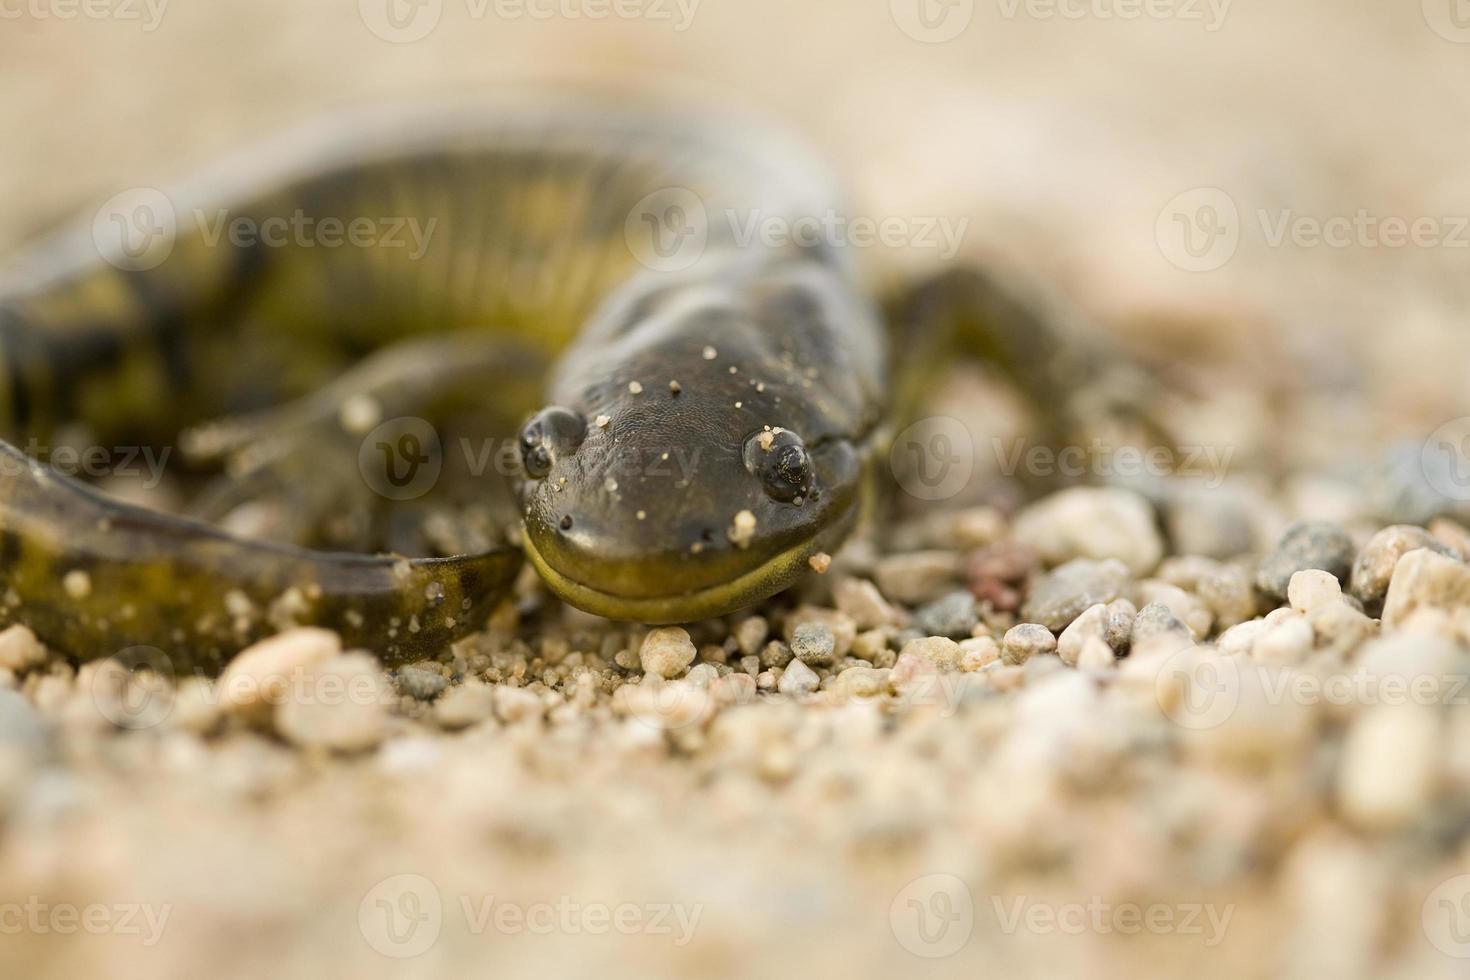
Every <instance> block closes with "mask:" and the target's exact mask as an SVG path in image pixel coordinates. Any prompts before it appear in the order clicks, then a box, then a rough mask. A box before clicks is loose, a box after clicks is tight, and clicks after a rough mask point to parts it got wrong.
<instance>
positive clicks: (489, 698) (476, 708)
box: [434, 678, 495, 729]
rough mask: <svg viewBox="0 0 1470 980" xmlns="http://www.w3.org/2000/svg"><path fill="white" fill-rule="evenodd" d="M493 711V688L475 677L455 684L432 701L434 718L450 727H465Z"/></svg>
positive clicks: (488, 715) (481, 719)
mask: <svg viewBox="0 0 1470 980" xmlns="http://www.w3.org/2000/svg"><path fill="white" fill-rule="evenodd" d="M494 711H495V690H494V688H493V687H492V686H491V685H489V684H486V683H485V682H484V681H481V680H478V679H476V678H470V679H468V680H466V681H464V683H462V684H456V685H455V686H454V687H451V688H449V690H447V691H445V692H444V693H443V694H442V695H440V697H439V700H437V701H435V702H434V720H435V721H437V722H438V723H439V724H440V725H441V726H443V727H444V728H450V729H456V728H467V727H469V726H470V725H473V724H475V723H476V722H481V721H484V720H485V719H487V718H489V717H490V715H491V714H492V713H493V712H494Z"/></svg>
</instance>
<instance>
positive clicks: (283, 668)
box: [219, 626, 342, 712]
mask: <svg viewBox="0 0 1470 980" xmlns="http://www.w3.org/2000/svg"><path fill="white" fill-rule="evenodd" d="M341 652H342V639H341V637H339V636H338V635H337V634H336V633H334V632H332V631H331V630H325V629H319V628H317V627H314V626H298V627H295V628H293V629H288V630H286V631H285V632H283V633H277V634H276V635H275V636H272V637H267V638H266V639H264V640H261V641H260V642H259V643H254V644H252V645H250V646H248V647H246V648H245V649H244V650H242V651H240V653H239V654H238V655H236V657H235V659H234V660H232V661H230V664H229V666H228V667H226V668H225V671H224V673H223V674H221V675H220V679H219V689H220V704H221V706H222V707H223V708H224V710H225V711H237V712H252V711H254V710H255V709H256V708H258V707H260V706H262V705H270V704H277V703H279V702H280V701H281V700H282V699H283V698H284V697H285V696H286V694H287V692H288V689H289V687H290V685H291V684H292V683H294V682H295V680H296V679H298V678H299V677H300V674H301V672H302V671H304V670H306V669H307V668H308V667H311V666H314V665H316V664H319V663H322V662H324V661H327V660H330V659H331V658H333V657H335V656H337V655H338V654H340V653H341Z"/></svg>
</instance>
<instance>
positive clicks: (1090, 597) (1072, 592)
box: [1021, 558, 1128, 633]
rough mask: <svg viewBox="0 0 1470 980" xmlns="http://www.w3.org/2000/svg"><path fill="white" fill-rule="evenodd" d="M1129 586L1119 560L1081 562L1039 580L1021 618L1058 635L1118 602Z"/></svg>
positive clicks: (1059, 567)
mask: <svg viewBox="0 0 1470 980" xmlns="http://www.w3.org/2000/svg"><path fill="white" fill-rule="evenodd" d="M1127 584H1128V567H1127V566H1126V565H1124V564H1123V563H1122V562H1120V561H1118V560H1117V559H1115V558H1108V559H1105V560H1103V561H1094V560H1092V559H1090V558H1078V559H1076V560H1074V561H1069V562H1067V563H1066V564H1065V565H1060V566H1058V567H1057V568H1055V569H1053V570H1052V571H1051V572H1049V573H1047V574H1046V575H1043V576H1041V577H1040V578H1039V579H1037V580H1036V582H1035V583H1034V584H1033V585H1032V586H1031V594H1030V595H1029V596H1027V598H1026V604H1025V605H1024V606H1023V607H1022V609H1021V618H1022V619H1024V620H1026V621H1027V622H1032V623H1040V624H1041V625H1043V626H1045V627H1046V628H1047V629H1049V630H1051V631H1052V632H1053V633H1057V632H1060V631H1062V630H1064V629H1066V628H1067V627H1068V626H1070V625H1071V623H1072V620H1074V619H1076V618H1077V617H1078V616H1080V615H1082V613H1083V612H1084V611H1086V610H1087V609H1088V608H1090V607H1091V606H1095V605H1097V604H1098V603H1100V602H1112V601H1113V600H1114V599H1116V598H1118V594H1119V593H1120V592H1122V590H1123V587H1124V586H1125V585H1127Z"/></svg>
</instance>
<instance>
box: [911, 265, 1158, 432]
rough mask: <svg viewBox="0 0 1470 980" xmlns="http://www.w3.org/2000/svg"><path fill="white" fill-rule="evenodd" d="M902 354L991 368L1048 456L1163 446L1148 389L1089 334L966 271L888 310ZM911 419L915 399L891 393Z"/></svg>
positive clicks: (950, 273) (944, 276) (1127, 362)
mask: <svg viewBox="0 0 1470 980" xmlns="http://www.w3.org/2000/svg"><path fill="white" fill-rule="evenodd" d="M890 316H891V318H892V322H893V324H894V328H895V330H896V336H897V337H898V338H899V341H900V342H901V343H902V344H904V346H905V349H907V350H910V351H919V352H921V353H920V354H919V356H921V357H923V356H925V355H924V353H923V352H926V351H927V357H928V359H929V360H931V361H933V362H934V363H935V364H942V363H945V361H946V360H947V359H948V358H949V357H951V356H952V354H953V352H954V351H955V350H959V351H961V352H963V353H968V354H970V355H972V356H975V357H977V358H978V359H980V360H983V361H985V362H986V363H990V364H993V365H995V366H996V367H997V368H999V369H1000V371H1001V372H1002V373H1003V374H1004V375H1005V376H1006V377H1007V378H1008V379H1009V380H1010V381H1011V382H1012V383H1013V384H1015V386H1016V387H1017V388H1018V389H1019V390H1020V391H1021V393H1022V394H1023V395H1024V396H1026V398H1027V400H1028V401H1029V402H1030V403H1031V404H1032V405H1033V406H1034V408H1035V409H1036V411H1037V414H1038V416H1039V418H1040V421H1041V423H1042V424H1043V425H1044V426H1045V427H1046V429H1047V433H1046V434H1047V436H1048V437H1049V438H1050V439H1051V440H1052V441H1053V443H1054V444H1055V445H1057V446H1063V445H1087V444H1088V443H1089V442H1090V441H1091V440H1093V439H1095V438H1102V439H1104V440H1105V441H1108V442H1111V443H1114V444H1117V443H1125V444H1133V445H1142V444H1145V443H1151V444H1157V445H1165V446H1170V445H1173V441H1174V440H1173V438H1172V436H1171V434H1170V432H1169V430H1168V426H1167V425H1165V423H1164V419H1163V415H1164V413H1163V411H1162V410H1161V408H1160V405H1159V404H1158V402H1157V400H1156V398H1155V393H1156V392H1157V391H1158V390H1159V386H1158V384H1157V381H1156V380H1155V379H1153V378H1152V377H1151V376H1150V372H1149V371H1148V370H1147V369H1146V368H1145V367H1144V366H1143V365H1142V364H1141V363H1139V362H1138V361H1137V360H1136V359H1134V358H1131V357H1129V356H1128V355H1127V354H1126V353H1125V352H1124V351H1122V350H1121V349H1120V348H1119V347H1118V346H1116V345H1114V344H1111V343H1109V342H1108V338H1107V337H1106V336H1105V335H1104V334H1103V333H1102V332H1101V331H1100V330H1099V329H1098V328H1096V327H1095V326H1094V325H1092V324H1089V323H1086V322H1084V321H1083V320H1082V318H1081V317H1079V316H1078V315H1077V314H1076V313H1075V312H1074V311H1070V310H1067V309H1065V308H1064V307H1062V306H1061V305H1060V304H1056V303H1053V302H1048V301H1045V300H1044V299H1043V298H1042V297H1040V296H1035V295H1028V294H1027V293H1026V292H1025V291H1023V290H1019V289H1014V288H1010V287H1008V286H1004V285H1002V284H1001V283H1000V282H999V281H998V280H997V278H996V277H995V276H994V275H993V274H992V273H990V272H989V271H987V270H984V269H981V268H978V267H974V266H958V267H955V268H951V269H948V270H946V271H944V272H942V273H940V274H938V275H936V276H934V277H933V278H931V279H929V280H926V281H924V282H922V283H920V284H919V285H918V286H916V287H914V288H913V289H911V290H909V291H907V292H905V293H904V294H903V295H901V296H899V297H898V298H897V299H896V300H895V301H894V302H892V303H891V304H890ZM901 394H902V395H904V396H906V397H905V398H904V399H903V400H906V401H908V402H909V404H908V405H906V406H903V407H905V408H909V409H912V408H913V407H914V406H913V402H915V401H916V400H917V396H918V393H917V392H916V391H909V392H906V393H901Z"/></svg>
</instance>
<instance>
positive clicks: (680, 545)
mask: <svg viewBox="0 0 1470 980" xmlns="http://www.w3.org/2000/svg"><path fill="white" fill-rule="evenodd" d="M711 350H712V348H709V347H706V348H705V349H704V350H703V351H702V352H701V350H700V348H699V347H698V346H695V347H693V349H692V350H685V351H683V352H682V355H683V356H682V357H681V356H677V355H678V354H679V353H680V352H676V351H668V350H667V349H665V351H664V353H665V354H674V355H676V356H674V357H672V358H671V359H670V360H669V361H668V362H667V363H676V364H683V365H685V366H686V367H692V368H693V369H695V370H694V374H690V375H687V376H686V378H685V379H684V380H683V381H682V382H678V383H675V384H673V385H671V384H670V379H669V377H668V374H669V371H668V370H667V368H665V369H663V370H660V371H658V372H657V373H654V372H653V371H652V370H646V371H639V370H638V368H637V361H636V360H635V362H634V363H633V365H632V366H631V373H632V374H633V375H635V377H632V378H630V377H628V376H626V374H625V372H626V371H628V370H629V368H622V369H620V370H619V375H618V376H617V377H614V378H612V379H609V380H608V381H607V382H606V383H605V384H601V385H598V386H596V387H595V388H594V389H593V390H592V391H590V392H589V396H588V397H587V398H586V399H585V400H584V403H583V404H582V405H579V406H578V407H577V408H563V407H551V408H547V409H544V410H542V411H541V412H540V413H538V414H537V415H535V416H534V417H532V418H531V420H530V421H529V422H528V423H527V424H526V425H525V427H524V428H523V430H522V432H521V455H522V462H523V469H524V472H525V479H524V481H523V483H522V485H521V501H522V505H523V512H524V514H525V518H526V521H525V546H526V552H527V555H528V556H529V557H530V559H531V561H532V563H533V564H534V565H535V566H536V568H537V570H538V571H539V572H540V574H541V576H542V578H543V579H544V580H545V581H546V582H547V584H548V585H549V586H550V587H551V588H552V589H553V590H554V591H555V592H557V593H558V594H559V595H560V596H561V597H562V598H564V599H565V600H567V601H568V602H570V603H572V604H573V605H575V606H579V607H581V608H583V609H586V610H588V611H590V612H594V613H598V614H600V615H603V616H608V617H610V618H614V619H628V620H635V621H639V622H647V623H671V622H687V621H689V620H694V619H701V618H705V617H709V616H718V615H722V614H724V613H727V612H730V611H732V610H734V609H738V608H740V607H742V606H745V605H749V604H750V603H753V602H756V601H759V600H760V599H763V598H765V597H767V596H769V595H772V594H774V593H776V592H779V591H781V590H782V589H784V588H786V587H787V586H788V585H790V584H791V583H792V582H793V581H794V580H795V579H796V578H797V577H798V576H799V575H801V574H802V573H803V572H805V571H806V570H807V567H808V559H809V558H811V556H812V555H814V554H816V553H817V552H819V551H823V550H834V549H835V548H836V546H837V545H838V544H839V543H840V541H841V539H842V538H843V537H844V536H845V535H846V533H847V532H848V531H849V530H850V529H851V527H852V525H853V523H854V520H855V517H856V515H857V511H858V498H859V492H860V489H861V486H862V460H861V456H860V451H859V448H858V447H857V446H855V445H854V444H853V443H852V442H851V441H849V440H848V439H846V438H841V437H834V436H831V435H830V434H829V435H825V436H821V437H818V438H807V437H805V436H804V434H803V433H802V431H801V429H800V427H799V422H798V420H797V418H796V416H797V415H799V413H797V412H793V411H792V409H793V408H794V407H795V406H796V403H797V402H799V400H800V396H799V394H798V392H799V391H800V385H799V383H798V384H795V385H792V386H788V385H786V384H782V383H780V382H777V381H773V382H771V383H769V384H767V383H763V382H761V381H755V382H753V383H752V381H751V379H750V378H749V377H746V376H745V375H743V374H742V373H733V374H732V373H730V372H729V371H728V367H727V364H726V363H723V362H722V363H712V362H714V361H715V358H713V357H711V356H710V352H711ZM737 370H738V369H737ZM636 376H641V377H642V379H643V380H642V381H639V380H638V378H637V377H636ZM757 388H759V390H757ZM783 393H784V395H785V397H783ZM737 403H738V407H737Z"/></svg>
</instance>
